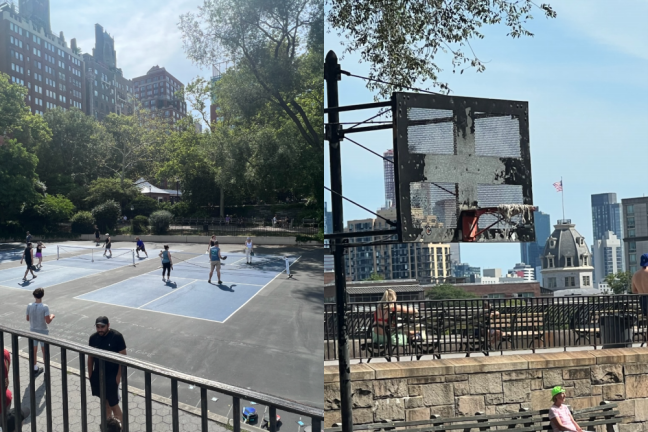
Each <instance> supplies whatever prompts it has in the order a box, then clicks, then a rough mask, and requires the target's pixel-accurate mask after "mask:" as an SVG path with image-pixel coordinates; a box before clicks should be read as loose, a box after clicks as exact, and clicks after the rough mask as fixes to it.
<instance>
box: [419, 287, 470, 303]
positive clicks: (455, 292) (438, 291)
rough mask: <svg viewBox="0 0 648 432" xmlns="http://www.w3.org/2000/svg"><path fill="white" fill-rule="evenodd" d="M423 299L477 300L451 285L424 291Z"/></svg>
mask: <svg viewBox="0 0 648 432" xmlns="http://www.w3.org/2000/svg"><path fill="white" fill-rule="evenodd" d="M425 297H426V298H428V299H430V300H460V299H474V298H478V296H477V295H475V294H473V293H469V292H466V291H464V290H462V289H461V288H459V287H456V286H454V285H451V284H441V285H437V286H434V287H432V288H430V289H429V290H427V291H425Z"/></svg>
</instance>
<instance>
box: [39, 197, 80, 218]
mask: <svg viewBox="0 0 648 432" xmlns="http://www.w3.org/2000/svg"><path fill="white" fill-rule="evenodd" d="M75 210H76V208H75V207H74V204H72V201H70V200H69V199H67V198H66V197H65V196H63V195H51V194H48V195H47V196H46V197H45V198H44V199H43V201H42V202H41V203H40V205H39V212H40V214H41V215H42V216H44V217H45V218H47V220H48V221H50V223H52V224H57V223H59V222H66V221H68V220H70V218H71V217H72V215H73V214H74V212H75Z"/></svg>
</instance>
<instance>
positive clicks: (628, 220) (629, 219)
mask: <svg viewBox="0 0 648 432" xmlns="http://www.w3.org/2000/svg"><path fill="white" fill-rule="evenodd" d="M626 226H627V227H628V228H634V227H635V218H634V216H628V217H626Z"/></svg>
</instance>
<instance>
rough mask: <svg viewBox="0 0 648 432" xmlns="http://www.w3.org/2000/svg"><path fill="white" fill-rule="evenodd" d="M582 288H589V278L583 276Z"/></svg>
mask: <svg viewBox="0 0 648 432" xmlns="http://www.w3.org/2000/svg"><path fill="white" fill-rule="evenodd" d="M583 286H590V277H589V276H583Z"/></svg>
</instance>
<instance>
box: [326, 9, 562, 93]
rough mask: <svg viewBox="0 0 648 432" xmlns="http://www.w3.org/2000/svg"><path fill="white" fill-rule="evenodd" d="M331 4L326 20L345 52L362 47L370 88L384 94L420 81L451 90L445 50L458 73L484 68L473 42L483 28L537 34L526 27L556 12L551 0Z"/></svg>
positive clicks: (511, 33)
mask: <svg viewBox="0 0 648 432" xmlns="http://www.w3.org/2000/svg"><path fill="white" fill-rule="evenodd" d="M326 1H327V2H328V3H327V4H328V5H329V6H330V8H329V10H328V13H327V17H326V19H327V21H328V23H329V25H330V26H331V28H332V29H333V30H334V31H335V32H336V33H337V34H338V35H339V36H341V39H342V44H343V45H344V46H345V49H344V52H345V53H350V52H358V53H359V54H360V58H361V59H362V61H364V62H367V63H369V64H370V65H371V66H370V72H369V78H371V79H380V80H381V81H385V82H386V83H393V85H392V84H386V83H380V82H376V81H369V82H368V83H367V87H368V88H369V89H370V90H375V91H377V92H378V93H379V94H380V95H381V96H388V95H390V94H391V93H392V92H393V91H396V90H402V89H403V88H405V87H412V86H413V85H414V84H415V83H416V81H422V82H427V81H429V82H431V85H432V87H437V88H440V89H441V90H442V91H445V92H447V91H449V88H448V85H447V83H443V82H440V81H439V79H438V78H439V76H438V75H439V73H440V72H441V71H442V70H443V69H444V67H443V65H442V64H440V63H439V62H438V61H437V56H438V55H439V54H441V53H444V54H450V55H451V56H452V60H451V64H450V65H449V66H451V67H452V71H453V73H454V72H456V71H459V72H460V73H463V72H464V70H465V69H467V68H473V69H475V70H476V71H477V72H483V71H484V70H485V69H486V65H485V64H484V63H483V62H482V61H481V60H480V59H479V57H478V56H477V54H476V53H475V52H474V51H473V49H472V47H471V46H470V41H471V40H474V39H483V38H484V34H483V32H482V28H483V27H484V26H487V25H497V24H504V25H505V26H506V27H508V34H507V35H508V36H510V37H512V38H519V37H521V36H533V33H531V32H530V31H529V30H528V29H527V28H526V24H527V22H528V21H530V20H531V19H533V15H532V12H533V11H534V10H538V11H539V12H541V13H542V14H544V15H545V16H546V17H547V18H555V17H556V12H555V11H554V10H553V9H552V8H551V6H549V5H548V4H544V3H543V4H540V5H539V6H538V5H537V4H536V3H534V2H533V1H532V0H519V1H518V0H493V1H490V0H459V1H452V2H442V1H438V0H436V1H424V0H412V1H394V0H366V1H356V0H326Z"/></svg>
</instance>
